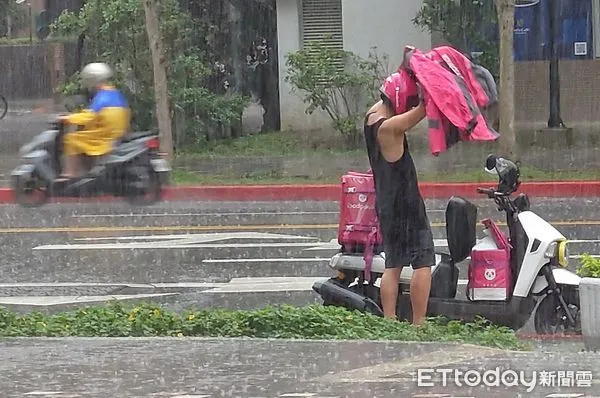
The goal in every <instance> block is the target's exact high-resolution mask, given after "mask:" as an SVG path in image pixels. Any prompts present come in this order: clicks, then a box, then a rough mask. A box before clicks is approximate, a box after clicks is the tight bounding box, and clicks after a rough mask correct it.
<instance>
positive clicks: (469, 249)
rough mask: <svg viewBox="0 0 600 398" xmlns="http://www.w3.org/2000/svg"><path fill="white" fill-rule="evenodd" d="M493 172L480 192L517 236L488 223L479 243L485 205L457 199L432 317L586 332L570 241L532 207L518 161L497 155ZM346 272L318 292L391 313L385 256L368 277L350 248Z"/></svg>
mask: <svg viewBox="0 0 600 398" xmlns="http://www.w3.org/2000/svg"><path fill="white" fill-rule="evenodd" d="M485 170H486V171H487V172H489V173H491V174H495V175H498V177H499V183H498V186H497V187H496V188H490V189H487V188H478V189H477V192H479V193H481V194H483V195H485V196H486V197H487V198H489V199H490V200H493V201H494V202H495V204H496V205H497V208H498V210H499V211H503V212H505V213H506V221H507V226H508V231H509V236H508V237H506V236H504V234H503V232H502V231H501V230H500V229H499V228H498V226H497V225H496V224H495V223H494V222H493V221H492V220H489V219H486V220H483V224H484V226H485V228H484V235H485V236H484V237H483V238H482V239H479V240H477V236H476V222H477V207H476V206H475V205H474V204H473V203H471V202H469V201H468V200H466V199H463V198H461V197H458V196H454V197H452V198H451V199H450V200H449V202H448V205H447V208H446V235H447V240H448V250H449V253H444V252H436V260H437V265H436V266H434V267H433V269H432V287H431V294H430V299H429V305H428V310H427V316H445V317H447V318H449V319H455V320H462V321H466V322H470V321H473V320H474V319H475V318H476V317H477V316H482V317H484V318H486V319H487V320H489V321H491V322H493V323H496V324H499V325H503V326H507V327H510V328H511V329H514V330H518V329H520V328H521V327H523V326H524V325H525V323H526V322H527V321H528V320H529V319H530V318H531V316H532V314H533V313H534V312H535V315H534V325H535V330H536V332H537V333H538V334H555V333H576V334H579V333H581V327H580V317H579V281H580V277H579V276H577V275H576V274H574V273H573V272H571V271H569V270H567V269H566V268H567V267H568V259H569V254H568V249H567V239H566V238H565V237H564V236H563V235H562V234H561V233H560V232H559V231H557V230H556V229H555V228H554V227H553V226H552V225H550V224H549V223H548V222H546V221H545V220H544V219H542V218H541V217H539V216H538V215H537V214H535V213H534V212H532V211H531V210H530V202H529V198H528V197H527V195H526V194H524V193H521V194H519V195H518V196H517V197H516V198H514V199H512V198H511V194H513V193H514V192H516V191H517V189H518V187H519V185H520V182H519V169H518V167H517V166H516V165H515V164H514V163H513V162H511V161H509V160H506V159H503V158H499V157H496V156H493V155H490V156H489V157H488V159H487V161H486V167H485ZM469 255H470V259H469V272H468V274H469V275H468V284H467V289H466V295H467V298H464V299H463V298H459V297H457V290H458V289H457V287H458V273H459V270H458V267H457V264H458V263H461V262H463V261H465V260H467V258H468V257H469ZM330 266H331V268H332V269H333V270H335V271H337V273H338V275H337V276H336V277H332V278H330V279H328V280H326V281H318V282H315V283H314V285H313V290H314V291H315V292H316V293H318V294H319V295H320V296H321V298H322V299H323V301H324V305H335V306H343V307H346V308H348V309H357V310H360V311H363V312H370V313H372V314H375V315H378V316H383V311H382V309H381V304H380V298H379V287H378V285H377V282H378V278H380V277H381V276H382V275H383V271H384V268H385V253H384V252H383V251H381V250H378V251H376V252H375V255H374V258H373V262H372V265H371V275H370V277H365V276H366V275H365V261H364V257H363V255H362V253H358V252H350V251H349V250H346V249H345V248H342V250H340V252H339V253H337V254H336V255H335V256H334V257H333V258H332V259H331V261H330ZM411 276H412V269H411V268H410V267H404V268H403V270H402V273H401V277H400V286H399V298H398V306H397V316H398V318H399V319H402V320H410V319H411V317H412V310H411V305H410V296H409V286H410V279H411Z"/></svg>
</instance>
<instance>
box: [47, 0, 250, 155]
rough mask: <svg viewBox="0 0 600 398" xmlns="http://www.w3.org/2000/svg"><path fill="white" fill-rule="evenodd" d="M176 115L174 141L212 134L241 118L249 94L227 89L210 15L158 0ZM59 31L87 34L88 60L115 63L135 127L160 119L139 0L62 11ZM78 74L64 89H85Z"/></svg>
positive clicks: (94, 2) (106, 0)
mask: <svg viewBox="0 0 600 398" xmlns="http://www.w3.org/2000/svg"><path fill="white" fill-rule="evenodd" d="M158 11H159V19H160V27H161V34H162V38H163V42H164V48H165V54H164V57H165V59H166V64H167V73H168V82H169V96H170V108H171V113H172V114H173V116H174V117H173V119H174V120H175V121H174V124H175V126H174V131H175V132H176V133H175V137H174V140H175V145H176V147H180V146H183V145H187V144H192V145H193V144H196V143H198V142H200V141H203V140H205V139H211V138H214V131H216V130H218V129H223V128H227V126H229V125H231V124H235V123H237V121H238V120H239V119H241V115H242V112H243V110H244V108H245V107H246V105H247V103H248V100H247V99H246V98H245V97H242V96H240V95H238V94H236V93H233V92H232V90H230V89H229V85H228V82H227V76H228V71H227V68H226V64H225V62H223V61H222V59H220V58H219V57H220V56H221V55H222V52H220V51H219V49H220V47H219V46H221V44H220V43H219V40H216V39H215V37H216V36H217V35H218V34H219V32H215V28H214V24H212V21H211V20H210V18H208V17H205V16H203V15H202V14H201V15H200V17H198V16H194V15H192V13H190V12H189V11H188V10H187V9H184V8H182V6H181V4H180V2H179V1H177V0H164V1H161V2H160V3H159V10H158ZM53 33H54V35H58V36H70V37H79V38H84V40H85V45H86V49H85V53H86V58H87V60H88V61H104V62H107V63H109V64H110V65H112V66H113V67H114V68H115V72H116V78H115V81H116V83H117V85H118V86H119V87H120V88H121V89H123V91H124V92H125V93H126V95H127V96H128V98H130V101H131V106H132V110H133V116H134V123H133V124H134V125H133V126H132V128H134V129H139V130H142V129H148V128H150V127H152V126H154V125H155V115H154V112H155V106H154V94H153V74H152V61H151V53H150V48H149V45H148V37H147V34H146V30H145V17H144V8H143V5H142V2H140V1H139V0H101V1H99V0H90V1H87V2H86V3H85V5H84V7H83V8H82V9H81V10H80V11H79V12H77V13H75V12H68V11H66V12H63V13H62V14H61V15H60V16H59V18H58V19H57V20H56V22H55V23H54V24H53ZM80 88H81V87H80V86H79V84H78V75H77V74H75V75H74V76H73V77H72V79H71V80H70V81H69V82H68V84H66V85H65V86H63V87H61V88H60V89H61V91H62V92H63V93H66V94H69V93H72V92H74V91H78V90H80Z"/></svg>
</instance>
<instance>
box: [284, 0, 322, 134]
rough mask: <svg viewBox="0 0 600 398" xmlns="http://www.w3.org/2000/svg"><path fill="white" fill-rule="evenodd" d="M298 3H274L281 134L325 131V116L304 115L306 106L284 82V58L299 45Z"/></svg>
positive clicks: (291, 1)
mask: <svg viewBox="0 0 600 398" xmlns="http://www.w3.org/2000/svg"><path fill="white" fill-rule="evenodd" d="M300 1H301V0H277V40H278V42H277V44H278V57H279V103H280V109H281V128H282V130H286V129H293V130H312V129H318V128H326V127H329V126H328V124H329V121H328V119H327V118H326V115H323V114H322V113H320V112H318V113H317V112H315V113H314V114H313V115H310V116H309V115H306V114H305V113H304V110H305V109H306V106H305V105H304V103H303V101H302V97H300V96H299V95H298V93H292V92H291V90H292V87H291V86H290V85H289V84H288V83H286V82H285V76H286V75H287V68H286V66H285V63H286V60H287V54H288V53H292V52H295V51H298V50H299V49H300V44H301V42H302V37H301V31H302V26H301V25H300V23H301V21H300V20H301V15H302V9H301V3H300Z"/></svg>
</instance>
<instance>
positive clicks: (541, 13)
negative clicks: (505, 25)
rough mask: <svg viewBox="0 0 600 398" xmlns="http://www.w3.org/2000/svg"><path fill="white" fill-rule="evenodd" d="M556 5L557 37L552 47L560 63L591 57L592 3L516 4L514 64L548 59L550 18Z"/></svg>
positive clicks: (576, 0) (566, 0)
mask: <svg viewBox="0 0 600 398" xmlns="http://www.w3.org/2000/svg"><path fill="white" fill-rule="evenodd" d="M553 1H556V2H557V3H558V4H557V6H556V11H557V13H558V20H559V25H558V27H557V28H558V29H557V30H558V35H557V36H556V37H555V38H554V41H555V46H556V49H557V51H558V54H559V57H560V58H561V59H589V58H592V56H593V51H592V49H593V43H592V41H593V39H592V37H593V29H592V16H593V14H592V0H541V1H540V0H529V1H524V0H521V1H517V6H516V7H515V26H514V53H515V61H535V60H547V59H549V58H550V48H549V46H548V39H549V34H550V32H549V28H550V24H549V22H550V21H549V18H550V9H549V7H550V6H551V4H552V2H553Z"/></svg>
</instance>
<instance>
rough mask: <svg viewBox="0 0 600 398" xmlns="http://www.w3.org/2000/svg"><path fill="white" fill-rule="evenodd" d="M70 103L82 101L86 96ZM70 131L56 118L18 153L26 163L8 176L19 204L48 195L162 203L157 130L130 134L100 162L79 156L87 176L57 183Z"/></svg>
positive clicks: (164, 172) (163, 174) (162, 163)
mask: <svg viewBox="0 0 600 398" xmlns="http://www.w3.org/2000/svg"><path fill="white" fill-rule="evenodd" d="M73 101H75V103H81V102H83V101H85V98H84V97H83V98H79V99H76V100H73ZM75 107H76V104H74V105H72V106H71V107H68V106H67V110H69V111H72V110H73V109H74V108H75ZM69 128H70V126H67V125H66V124H65V123H64V119H63V118H61V117H58V118H57V119H56V120H55V121H54V123H52V129H50V130H46V131H44V132H42V133H40V134H38V135H37V136H36V137H34V138H33V139H32V140H31V141H30V142H29V143H27V144H25V145H24V146H23V147H22V148H21V149H20V155H21V157H22V159H23V160H24V163H23V164H21V165H19V166H18V167H16V168H15V169H14V170H13V171H12V174H11V185H12V188H13V190H14V193H15V199H16V202H17V203H19V204H20V205H21V206H23V207H37V206H41V205H43V204H44V203H46V202H47V201H48V199H49V198H51V197H74V198H78V197H95V196H102V195H114V196H118V197H124V198H125V199H126V200H127V201H128V202H129V203H131V204H132V205H149V204H152V203H155V202H157V201H158V200H159V199H160V197H161V193H162V187H163V186H164V185H165V184H167V183H168V177H169V172H170V170H171V169H170V167H169V165H168V162H167V161H166V160H165V159H164V158H163V157H162V155H161V154H160V153H159V145H160V142H159V138H158V133H157V132H153V131H141V132H132V133H128V134H127V135H126V136H125V137H123V138H122V139H121V140H120V141H119V142H117V143H116V145H115V148H114V149H113V151H112V152H111V153H109V154H107V155H105V156H101V157H99V158H98V159H94V158H92V157H89V156H84V157H82V160H83V164H84V167H85V168H86V170H87V174H86V175H85V176H83V177H80V178H74V179H71V180H68V181H59V182H56V181H55V180H56V178H57V176H59V175H60V174H61V171H62V168H63V165H62V162H61V157H62V151H63V139H64V136H65V134H66V133H67V131H68V129H69Z"/></svg>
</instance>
